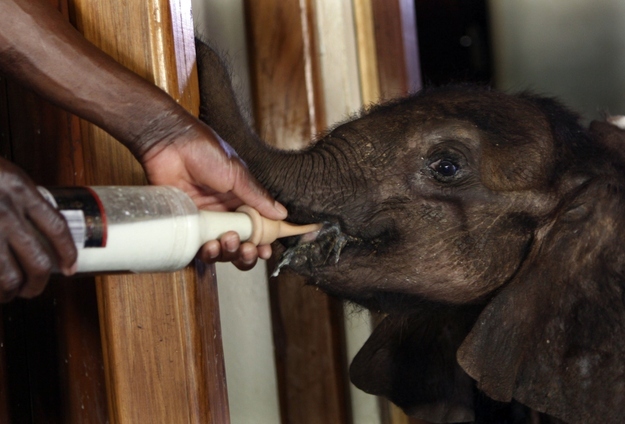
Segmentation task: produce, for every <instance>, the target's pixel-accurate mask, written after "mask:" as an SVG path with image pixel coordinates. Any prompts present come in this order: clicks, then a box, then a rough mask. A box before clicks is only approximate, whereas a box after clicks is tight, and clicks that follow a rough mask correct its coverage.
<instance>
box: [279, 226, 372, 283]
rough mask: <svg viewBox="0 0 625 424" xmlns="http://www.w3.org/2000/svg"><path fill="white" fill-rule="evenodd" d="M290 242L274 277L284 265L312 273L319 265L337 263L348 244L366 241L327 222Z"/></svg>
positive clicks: (352, 244) (358, 243)
mask: <svg viewBox="0 0 625 424" xmlns="http://www.w3.org/2000/svg"><path fill="white" fill-rule="evenodd" d="M293 239H295V240H293ZM289 242H290V244H291V246H290V247H288V248H287V249H286V250H285V251H284V252H283V253H282V255H281V256H280V259H279V260H278V262H277V264H276V268H275V270H274V271H273V273H272V277H275V276H277V275H278V274H280V271H281V269H282V268H284V267H289V268H291V269H293V270H294V271H295V272H298V273H301V274H308V275H312V274H313V272H314V270H315V269H317V268H319V267H324V266H328V265H336V264H337V263H338V262H339V260H340V259H341V253H343V251H344V250H345V248H346V247H347V246H348V245H350V246H358V245H362V244H363V243H364V241H363V240H362V239H360V238H358V237H354V236H351V235H348V234H345V233H344V232H342V231H341V227H340V226H339V224H336V223H333V224H331V223H326V224H325V225H324V226H323V227H322V228H321V230H319V231H316V232H314V233H308V234H304V235H303V236H299V237H296V238H292V239H291V240H290V241H289ZM292 243H294V244H292Z"/></svg>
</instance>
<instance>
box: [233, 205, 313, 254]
mask: <svg viewBox="0 0 625 424" xmlns="http://www.w3.org/2000/svg"><path fill="white" fill-rule="evenodd" d="M237 212H243V213H246V214H247V215H248V216H249V217H250V218H251V220H252V235H251V236H250V238H249V239H248V240H247V241H249V242H251V243H253V244H254V245H255V246H258V245H262V244H269V243H272V242H274V241H275V240H276V239H279V238H282V237H290V236H297V235H301V234H306V233H311V232H313V231H318V230H320V229H321V227H322V226H323V224H308V225H295V224H291V223H288V222H285V221H274V220H272V219H269V218H265V217H264V216H261V214H260V213H259V212H258V211H257V210H256V209H254V208H252V207H250V206H247V205H243V206H241V207H239V208H238V209H237Z"/></svg>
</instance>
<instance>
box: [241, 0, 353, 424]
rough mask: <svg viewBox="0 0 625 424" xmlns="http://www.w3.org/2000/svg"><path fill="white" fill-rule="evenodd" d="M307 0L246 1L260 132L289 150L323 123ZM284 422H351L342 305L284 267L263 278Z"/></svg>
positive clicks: (313, 28)
mask: <svg viewBox="0 0 625 424" xmlns="http://www.w3.org/2000/svg"><path fill="white" fill-rule="evenodd" d="M312 3H313V2H312V1H306V0H301V1H299V2H298V1H297V0H288V1H284V0H262V1H257V0H249V1H247V2H246V4H245V5H246V16H247V23H248V36H249V41H248V46H249V49H250V57H251V60H250V64H251V68H252V72H251V80H252V93H253V101H254V106H255V118H256V123H257V127H258V130H259V133H260V134H261V136H262V137H263V138H264V139H265V140H267V141H268V142H270V143H272V144H274V145H276V146H278V147H280V148H289V149H296V148H299V147H301V146H302V145H304V144H305V143H306V142H307V141H308V140H310V139H311V138H312V136H313V135H315V134H316V133H317V132H319V131H321V130H322V129H323V128H324V126H325V122H326V121H325V113H324V108H323V97H322V85H321V82H320V80H319V78H320V66H319V58H318V55H317V54H316V40H315V36H314V33H315V31H316V28H315V26H314V25H315V17H314V10H313V9H312V6H313V5H312ZM270 298H271V304H272V320H273V330H274V342H275V346H276V367H277V372H278V386H279V392H280V410H281V417H282V422H283V423H285V424H286V423H289V424H307V423H310V424H313V423H319V424H325V423H348V422H350V410H349V408H350V407H349V401H348V390H347V380H346V368H345V366H346V364H345V355H344V341H343V338H344V335H343V319H342V305H341V304H340V302H338V301H336V300H334V299H331V298H329V297H328V296H326V295H324V294H322V293H321V292H318V291H316V290H315V289H314V288H312V287H303V281H302V279H301V278H299V277H295V276H293V275H289V274H288V273H284V274H282V275H280V276H279V277H278V278H276V279H272V280H271V281H270Z"/></svg>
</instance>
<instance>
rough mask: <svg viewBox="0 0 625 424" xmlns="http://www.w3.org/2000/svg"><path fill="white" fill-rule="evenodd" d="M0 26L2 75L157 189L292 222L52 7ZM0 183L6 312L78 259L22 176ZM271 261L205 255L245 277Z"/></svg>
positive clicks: (19, 14)
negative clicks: (119, 147) (97, 136)
mask: <svg viewBox="0 0 625 424" xmlns="http://www.w3.org/2000/svg"><path fill="white" fill-rule="evenodd" d="M0 16H1V17H2V25H0V72H2V73H3V74H5V75H6V76H8V77H10V78H12V79H14V80H16V81H18V82H20V83H22V84H24V85H25V86H28V87H29V88H31V89H32V90H33V91H35V92H37V93H38V94H39V95H41V96H42V97H44V98H45V99H47V100H49V101H51V102H53V103H55V104H57V105H58V106H60V107H62V108H64V109H66V110H68V111H69V112H72V113H74V114H76V115H78V116H80V117H82V118H84V119H86V120H89V121H90V122H92V123H94V124H96V125H98V126H100V127H101V128H103V129H104V130H106V131H107V132H108V133H110V134H111V135H112V136H114V137H115V138H117V139H118V140H119V141H120V142H121V143H123V144H124V145H125V146H126V147H127V148H128V149H129V150H130V151H131V152H132V153H133V154H134V155H135V157H136V158H137V159H138V160H139V162H140V163H141V164H142V166H143V168H144V170H145V173H146V176H147V178H148V180H149V182H150V183H152V184H159V185H171V186H175V187H178V188H180V189H182V190H183V191H185V192H186V193H187V194H188V195H189V196H191V198H192V199H193V200H194V201H195V203H196V205H197V206H198V207H199V208H202V209H210V210H218V211H226V210H234V209H236V208H237V207H238V206H240V205H242V204H247V205H249V206H252V207H254V208H255V209H257V210H258V211H259V212H260V213H261V214H262V215H264V216H266V217H268V218H272V219H284V218H286V210H285V209H284V207H283V206H282V205H281V204H279V203H278V202H276V201H275V200H274V199H273V198H272V197H271V196H270V195H269V194H268V192H267V191H266V190H265V189H264V188H263V187H262V186H261V185H260V184H259V183H258V182H257V181H256V180H255V179H254V178H253V177H252V176H251V175H250V173H249V171H248V170H247V168H246V167H245V166H244V165H243V163H242V162H241V161H240V159H239V158H238V156H237V155H236V153H235V152H234V151H233V150H232V148H231V147H230V146H228V145H227V144H226V143H225V142H224V141H223V140H222V139H221V138H220V137H219V136H218V135H217V134H216V133H215V132H214V131H213V130H212V129H211V128H210V127H209V126H207V125H205V124H204V123H202V122H200V121H198V120H197V119H196V118H195V117H193V116H192V115H190V114H189V113H188V112H187V111H185V110H184V109H183V108H182V107H180V106H179V105H178V104H177V103H176V102H175V101H174V100H173V99H172V98H171V97H169V96H168V95H167V94H166V93H165V92H163V91H162V90H160V89H159V88H158V87H156V86H154V85H152V84H150V83H148V82H147V81H145V80H143V79H142V78H140V77H139V76H137V75H136V74H134V73H132V72H130V71H129V70H127V69H126V68H124V67H123V66H121V65H119V64H118V63H117V62H115V61H114V60H112V59H111V58H110V57H109V56H107V55H106V54H104V53H103V52H102V51H100V50H99V49H97V48H96V47H95V46H93V45H92V44H91V43H89V42H88V41H87V40H85V39H84V38H83V37H82V36H81V35H80V34H79V33H78V32H77V31H76V30H75V29H74V28H73V27H72V26H71V25H69V23H67V22H66V20H65V19H64V18H63V17H62V16H61V14H60V13H58V11H56V10H55V9H53V8H52V7H51V6H50V5H49V4H48V2H45V1H36V0H3V1H2V2H0ZM16 34H19V36H16ZM67 64H71V65H72V66H67ZM0 181H1V184H0V229H1V232H0V234H1V235H0V302H6V301H8V300H10V299H12V298H14V297H16V296H19V297H33V296H36V295H37V294H39V293H41V291H42V290H43V289H44V287H45V285H46V282H47V280H48V278H49V276H50V273H51V272H52V270H53V268H55V267H56V268H58V269H59V270H60V271H61V272H62V273H63V274H65V275H72V274H73V273H74V272H75V261H76V254H77V253H76V248H75V246H74V244H73V242H72V240H71V237H70V235H69V231H68V229H67V226H66V224H65V222H64V221H63V219H62V218H61V216H60V215H59V213H58V212H56V211H55V210H54V209H53V208H51V207H50V206H49V205H48V204H47V202H46V201H45V200H44V199H43V198H42V197H41V196H40V195H39V193H38V192H37V190H36V188H35V184H34V183H33V182H32V181H31V180H30V179H29V178H28V176H27V175H25V174H24V172H22V171H21V170H20V169H19V168H18V167H16V166H15V165H13V164H11V163H10V162H8V161H6V160H3V159H0ZM41 236H43V238H44V239H45V240H46V241H45V242H41V239H40V237H41ZM270 255H271V247H270V246H259V247H258V248H257V247H256V246H254V245H252V244H251V243H241V242H240V240H239V238H238V235H237V234H236V233H233V232H231V233H228V234H226V235H224V236H223V237H222V239H221V241H212V242H209V243H207V244H206V245H204V246H203V247H202V249H201V251H200V252H199V257H200V258H201V259H202V260H204V261H206V262H215V261H232V262H233V263H234V264H235V265H236V266H237V267H239V268H240V269H250V268H251V267H253V266H254V264H255V263H256V261H257V259H258V258H259V257H260V258H263V259H266V258H268V257H269V256H270Z"/></svg>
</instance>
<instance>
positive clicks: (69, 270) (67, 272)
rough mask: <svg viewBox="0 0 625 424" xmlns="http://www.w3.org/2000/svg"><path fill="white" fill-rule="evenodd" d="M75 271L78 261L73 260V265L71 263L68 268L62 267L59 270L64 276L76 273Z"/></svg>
mask: <svg viewBox="0 0 625 424" xmlns="http://www.w3.org/2000/svg"><path fill="white" fill-rule="evenodd" d="M76 271H78V262H74V265H72V266H71V267H69V268H63V270H62V271H61V272H62V273H63V275H65V276H66V277H69V276H70V275H74V274H76Z"/></svg>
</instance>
